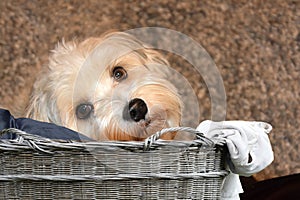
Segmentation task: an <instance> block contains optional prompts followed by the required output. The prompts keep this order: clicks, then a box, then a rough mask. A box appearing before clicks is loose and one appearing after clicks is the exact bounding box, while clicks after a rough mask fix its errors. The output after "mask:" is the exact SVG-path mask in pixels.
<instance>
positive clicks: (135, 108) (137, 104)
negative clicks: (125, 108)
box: [129, 99, 148, 122]
mask: <svg viewBox="0 0 300 200" xmlns="http://www.w3.org/2000/svg"><path fill="white" fill-rule="evenodd" d="M147 112H148V108H147V105H146V103H145V102H144V101H143V100H142V99H132V100H131V101H130V102H129V115H130V118H131V119H133V120H134V121H136V122H138V121H140V120H142V119H145V116H146V114H147Z"/></svg>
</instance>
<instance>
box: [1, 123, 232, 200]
mask: <svg viewBox="0 0 300 200" xmlns="http://www.w3.org/2000/svg"><path fill="white" fill-rule="evenodd" d="M6 131H13V132H17V133H18V135H19V136H18V139H16V140H0V160H1V164H0V199H219V197H220V188H221V185H222V182H223V179H224V177H225V176H226V175H227V171H226V170H225V168H224V156H223V150H222V147H219V146H218V145H215V144H214V143H212V142H211V140H208V139H206V138H205V137H203V136H202V135H201V134H200V133H196V134H197V139H196V140H194V141H184V142H183V141H163V140H159V139H158V138H159V136H160V135H161V134H163V133H164V132H167V131H170V130H163V131H161V132H158V133H157V134H155V135H153V136H151V137H150V138H148V139H147V140H146V141H145V142H115V141H114V142H112V141H110V142H86V143H83V142H71V143H70V142H65V141H64V142H63V141H52V140H49V139H46V138H41V137H38V136H34V135H30V134H27V133H24V132H22V131H19V130H15V129H10V130H6ZM185 131H189V132H193V131H194V130H192V129H189V128H186V129H185ZM194 132H195V131H194Z"/></svg>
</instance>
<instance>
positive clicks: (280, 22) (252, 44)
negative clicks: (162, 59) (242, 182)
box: [0, 0, 300, 180]
mask: <svg viewBox="0 0 300 200" xmlns="http://www.w3.org/2000/svg"><path fill="white" fill-rule="evenodd" d="M145 26H157V27H165V28H169V29H173V30H176V31H179V32H182V33H184V34H186V35H188V36H189V37H191V38H193V39H194V40H195V41H197V42H198V43H200V44H201V45H202V46H203V47H204V48H205V49H206V50H207V51H208V52H209V54H210V55H211V56H212V58H213V59H214V61H215V63H216V65H217V67H218V69H219V71H220V73H221V75H222V78H223V80H224V85H225V89H226V96H227V120H236V119H239V120H262V121H266V122H269V123H271V124H272V125H273V128H274V129H273V131H272V132H271V134H270V139H271V142H272V145H273V149H274V153H275V160H274V162H273V163H272V165H271V166H269V167H268V168H267V169H265V170H264V171H263V172H261V173H260V174H258V175H256V178H257V179H259V180H262V179H269V178H272V177H278V176H283V175H288V174H294V173H300V145H299V142H300V140H299V139H300V105H299V103H300V50H299V48H300V1H298V0H266V1H260V0H253V1H248V0H242V1H241V0H226V1H221V0H213V1H211V0H205V1H189V0H185V1H175V0H159V1H151V0H145V1H121V0H103V1H100V0H99V1H98V0H85V1H81V0H74V1H52V0H51V1H47V0H43V1H42V0H31V1H27V0H18V1H16V0H2V1H0V89H1V90H0V99H1V101H0V105H1V107H4V108H7V109H9V110H10V111H11V112H12V113H13V114H15V115H16V116H20V115H21V114H20V113H22V111H23V109H24V108H25V106H26V103H27V101H28V97H29V95H30V91H31V87H32V84H33V81H34V79H35V77H36V75H37V73H38V72H39V70H40V69H41V67H42V66H43V65H45V64H47V58H48V55H49V52H50V50H51V49H53V48H54V47H55V44H56V43H57V42H58V41H59V40H61V39H62V38H65V40H67V41H68V40H72V39H74V38H76V39H77V40H79V41H80V40H83V39H84V38H87V37H91V36H99V35H100V34H101V33H103V32H105V31H107V30H111V29H116V30H128V29H132V28H138V27H145ZM183 48H184V47H183ZM170 62H171V64H172V66H174V67H175V68H177V69H178V71H180V72H181V73H182V74H184V75H185V76H186V77H187V78H188V80H189V81H190V82H191V83H193V88H194V90H195V92H196V94H197V96H198V98H199V102H200V103H201V113H200V114H201V115H200V119H199V120H200V121H201V120H204V119H209V118H210V106H211V104H210V99H209V93H208V91H207V88H206V87H205V84H203V81H202V80H201V77H197V76H195V75H194V74H193V73H192V72H191V71H190V70H189V66H188V64H187V63H186V62H184V61H182V60H181V59H179V58H171V59H170Z"/></svg>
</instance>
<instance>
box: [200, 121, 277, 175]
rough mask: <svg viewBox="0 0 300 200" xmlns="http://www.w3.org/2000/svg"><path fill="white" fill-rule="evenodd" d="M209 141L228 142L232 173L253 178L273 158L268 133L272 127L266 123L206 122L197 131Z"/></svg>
mask: <svg viewBox="0 0 300 200" xmlns="http://www.w3.org/2000/svg"><path fill="white" fill-rule="evenodd" d="M197 130H198V131H200V132H202V133H204V135H205V136H206V137H208V138H215V139H223V140H225V141H226V144H227V147H228V150H229V154H230V162H231V163H228V164H229V166H230V169H231V171H232V172H233V173H236V174H239V175H243V176H251V175H252V174H255V173H257V172H259V171H261V170H263V169H264V168H265V167H267V166H268V165H269V164H271V162H272V161H273V159H274V154H273V151H272V147H271V143H270V140H269V138H268V135H267V133H269V132H270V131H271V130H272V126H271V125H270V124H267V123H265V122H246V121H223V122H213V121H210V120H207V121H203V122H202V123H200V125H199V126H198V128H197Z"/></svg>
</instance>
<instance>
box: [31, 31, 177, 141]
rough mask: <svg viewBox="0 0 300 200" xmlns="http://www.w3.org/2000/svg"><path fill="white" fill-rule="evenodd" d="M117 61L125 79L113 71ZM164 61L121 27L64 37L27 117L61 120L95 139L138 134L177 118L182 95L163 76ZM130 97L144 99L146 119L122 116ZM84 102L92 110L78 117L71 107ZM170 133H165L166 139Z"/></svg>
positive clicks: (36, 89) (136, 136)
mask: <svg viewBox="0 0 300 200" xmlns="http://www.w3.org/2000/svg"><path fill="white" fill-rule="evenodd" d="M116 66H121V67H123V68H124V70H126V72H127V77H126V78H125V79H124V80H121V81H116V80H115V79H114V78H113V77H112V72H113V70H114V68H115V67H116ZM168 66H169V64H168V62H167V61H166V60H165V59H164V58H163V57H162V55H161V54H159V53H158V52H157V51H154V50H153V49H151V48H148V47H147V46H145V45H144V44H142V43H141V42H140V41H138V40H137V39H135V38H134V37H132V36H130V35H128V34H125V33H121V32H114V33H109V34H106V35H104V36H101V37H99V38H89V39H87V40H85V41H83V42H81V43H76V42H70V43H65V42H64V41H63V42H62V43H60V44H58V45H57V47H56V49H55V50H53V52H52V54H51V56H50V58H49V64H48V66H47V68H45V70H44V71H43V72H42V74H41V76H39V77H38V79H37V81H36V82H35V85H34V91H33V93H32V97H31V101H30V105H29V106H28V111H27V117H31V118H33V119H36V120H40V121H45V122H52V123H55V124H58V125H62V126H66V127H68V128H70V129H73V130H75V131H78V132H81V133H83V134H85V135H87V136H89V137H91V138H93V139H96V140H143V139H145V138H146V137H147V136H149V135H151V134H153V133H155V132H156V131H158V130H160V129H162V128H166V127H172V126H178V125H179V124H180V120H181V107H182V105H181V100H180V97H179V95H178V94H177V90H176V88H175V87H174V86H173V85H172V84H171V83H170V82H169V81H167V77H166V76H167V75H168ZM134 98H140V99H142V100H144V102H146V105H147V108H148V112H147V114H146V119H145V120H141V121H138V122H135V121H133V120H125V119H124V116H123V115H124V113H123V112H124V108H125V107H126V106H128V102H129V101H130V100H132V99H134ZM84 103H89V104H91V105H93V108H94V110H93V112H92V113H91V115H90V116H89V117H88V118H87V119H79V118H78V117H77V116H76V108H77V106H78V105H80V104H84ZM173 137H174V134H169V135H167V136H165V139H173Z"/></svg>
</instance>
